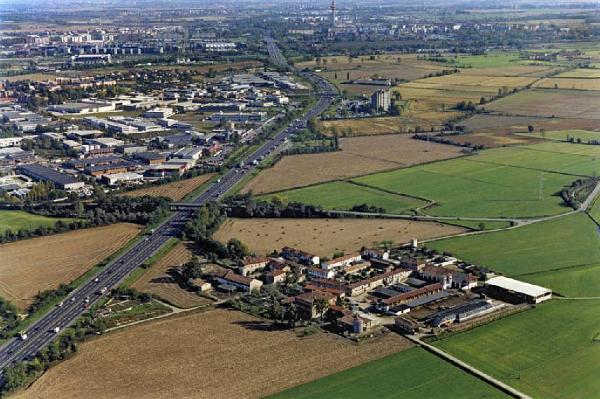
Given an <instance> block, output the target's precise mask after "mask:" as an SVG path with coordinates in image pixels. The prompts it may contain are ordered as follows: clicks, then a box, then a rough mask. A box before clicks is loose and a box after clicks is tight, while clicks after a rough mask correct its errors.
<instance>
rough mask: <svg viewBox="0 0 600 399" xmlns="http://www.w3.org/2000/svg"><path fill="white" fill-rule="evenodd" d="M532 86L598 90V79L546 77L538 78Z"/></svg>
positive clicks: (599, 83)
mask: <svg viewBox="0 0 600 399" xmlns="http://www.w3.org/2000/svg"><path fill="white" fill-rule="evenodd" d="M534 87H540V88H544V89H567V90H600V79H581V78H548V79H542V80H540V81H539V82H537V83H536V84H535V85H534Z"/></svg>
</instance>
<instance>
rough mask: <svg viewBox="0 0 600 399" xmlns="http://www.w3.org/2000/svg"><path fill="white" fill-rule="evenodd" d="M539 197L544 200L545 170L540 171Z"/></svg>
mask: <svg viewBox="0 0 600 399" xmlns="http://www.w3.org/2000/svg"><path fill="white" fill-rule="evenodd" d="M538 199H539V200H540V201H543V200H544V172H540V191H539V193H538Z"/></svg>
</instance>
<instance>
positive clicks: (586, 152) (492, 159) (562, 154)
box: [468, 142, 600, 176]
mask: <svg viewBox="0 0 600 399" xmlns="http://www.w3.org/2000/svg"><path fill="white" fill-rule="evenodd" d="M599 158H600V147H597V146H591V145H578V144H568V143H552V142H546V143H541V144H535V145H530V146H524V147H511V148H497V149H494V150H490V151H483V152H481V153H479V154H477V155H475V156H473V157H470V158H468V159H469V160H471V161H474V162H484V163H488V164H493V165H507V166H514V167H519V168H526V169H534V170H538V171H542V172H557V173H569V174H573V175H585V176H592V175H594V174H598V172H600V160H599Z"/></svg>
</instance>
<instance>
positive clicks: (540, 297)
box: [485, 276, 552, 303]
mask: <svg viewBox="0 0 600 399" xmlns="http://www.w3.org/2000/svg"><path fill="white" fill-rule="evenodd" d="M485 287H486V292H487V293H488V295H490V296H499V297H501V298H502V299H505V300H506V299H508V300H512V301H518V302H527V303H540V302H543V301H547V300H548V299H550V298H552V291H551V290H549V289H548V288H544V287H540V286H539V285H533V284H529V283H525V282H523V281H519V280H515V279H512V278H508V277H504V276H498V277H492V278H491V279H489V280H487V281H486V282H485Z"/></svg>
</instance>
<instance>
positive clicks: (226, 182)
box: [0, 42, 337, 370]
mask: <svg viewBox="0 0 600 399" xmlns="http://www.w3.org/2000/svg"><path fill="white" fill-rule="evenodd" d="M269 46H275V44H274V42H270V44H269ZM275 47H276V46H275ZM270 51H273V49H271V50H270ZM276 54H279V55H275V56H274V57H279V56H281V52H279V50H278V49H277V52H276ZM278 61H279V62H280V61H281V60H278ZM286 64H287V62H286ZM302 76H303V77H304V78H306V79H309V80H311V81H312V82H313V83H314V84H315V87H316V88H317V92H318V93H319V100H318V101H317V103H316V104H315V105H313V106H312V107H311V108H310V109H309V110H307V111H306V112H305V113H304V114H303V115H302V116H301V117H300V118H298V119H296V120H295V121H292V122H291V123H290V124H289V125H288V126H287V127H286V128H285V129H283V130H281V131H280V132H279V133H277V135H276V136H275V137H273V138H272V139H270V140H268V141H267V142H265V143H264V144H263V145H261V146H260V148H258V149H257V150H256V151H254V152H253V153H252V154H251V155H249V156H248V157H247V158H246V159H245V160H244V161H243V163H244V167H243V168H242V167H236V168H234V169H231V170H229V171H228V172H227V173H225V174H224V175H223V176H221V178H220V179H219V180H218V181H216V182H215V183H213V184H212V185H211V186H210V187H208V188H207V189H206V190H205V191H204V192H202V193H201V194H200V195H199V196H198V197H196V198H195V199H194V200H193V201H192V202H193V203H194V204H197V205H202V204H205V203H207V202H209V201H216V200H219V199H221V198H222V197H223V196H224V195H225V194H226V193H227V191H229V190H230V189H231V188H232V187H233V186H234V185H236V184H237V183H238V182H239V181H240V180H241V179H243V178H244V176H245V175H247V174H249V173H251V172H252V171H253V170H254V169H255V168H256V166H257V164H258V163H259V162H260V161H261V160H262V159H264V158H266V157H267V156H268V155H269V154H271V153H272V152H273V151H275V150H276V149H277V148H278V147H279V146H281V145H283V144H284V143H285V142H286V141H287V140H288V138H289V137H290V136H291V135H293V134H294V133H296V132H297V131H298V130H299V129H302V128H304V127H305V126H306V123H307V121H308V120H309V119H311V118H313V117H316V116H318V115H319V114H321V113H322V112H323V111H324V110H325V109H327V108H328V107H329V106H330V105H331V103H332V102H333V99H334V95H335V94H336V93H337V91H336V89H335V87H333V86H332V85H331V84H330V83H329V82H327V81H326V80H324V79H323V78H321V77H319V76H317V75H313V74H310V73H302ZM192 215H193V211H192V210H183V211H178V212H176V213H174V214H173V215H171V216H170V217H169V218H168V219H167V220H166V221H164V222H163V223H162V224H161V225H160V226H159V227H157V228H156V229H155V231H154V232H153V233H152V234H150V235H148V236H145V237H142V238H140V239H139V241H138V242H136V244H135V245H133V247H131V248H130V249H129V250H127V251H126V252H124V253H123V254H121V255H120V256H118V257H117V258H116V259H114V260H113V261H111V262H110V263H109V264H108V265H106V266H105V267H104V268H103V269H102V271H101V272H99V273H98V274H97V275H96V276H94V277H93V278H92V279H91V280H90V281H88V282H86V283H84V284H83V285H81V286H80V287H78V288H77V289H75V290H74V291H73V292H71V293H70V294H69V295H68V296H67V298H66V299H65V300H64V301H63V303H62V306H57V307H55V308H53V309H51V310H50V311H48V312H47V313H46V314H44V315H43V316H42V317H40V318H39V319H38V320H37V321H36V322H34V323H33V324H32V325H30V326H29V327H28V328H27V331H26V332H27V336H28V337H27V339H26V340H21V339H19V338H13V339H10V340H9V341H8V342H6V343H5V344H4V345H3V346H2V347H1V348H0V370H4V369H5V368H6V367H7V366H9V365H11V364H13V363H15V362H18V361H22V360H26V359H30V358H32V357H33V356H35V355H36V354H37V353H38V352H39V351H40V350H41V349H42V348H44V347H45V346H47V345H48V344H49V343H50V342H51V341H52V340H53V339H54V338H55V337H56V335H57V334H56V333H55V332H54V331H53V330H54V329H55V328H56V327H58V328H59V329H60V330H63V329H64V328H65V327H67V326H69V325H71V324H73V323H74V322H75V321H76V320H77V318H79V317H80V316H81V315H83V314H84V313H85V312H86V311H87V308H88V307H90V306H93V305H94V304H95V303H97V302H98V301H100V299H101V298H102V294H101V290H102V289H103V288H104V287H106V288H107V291H109V290H110V289H112V288H115V287H117V286H118V285H119V283H120V282H121V281H123V279H124V278H125V277H127V276H128V275H129V274H130V273H131V272H133V271H134V270H135V269H137V268H138V267H139V265H141V264H142V263H144V261H146V260H147V259H148V258H150V257H151V256H152V255H153V254H155V253H156V252H157V251H158V250H159V249H160V248H161V247H162V246H163V245H164V244H165V243H166V242H167V241H168V240H169V239H170V238H173V237H177V236H178V235H179V233H180V232H181V230H182V229H183V227H184V226H185V223H186V222H187V221H188V220H189V219H190V217H191V216H192ZM86 298H87V300H86Z"/></svg>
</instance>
